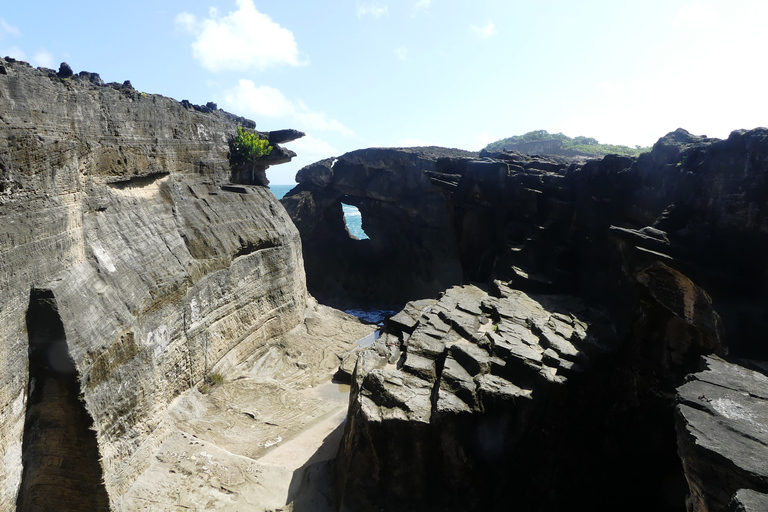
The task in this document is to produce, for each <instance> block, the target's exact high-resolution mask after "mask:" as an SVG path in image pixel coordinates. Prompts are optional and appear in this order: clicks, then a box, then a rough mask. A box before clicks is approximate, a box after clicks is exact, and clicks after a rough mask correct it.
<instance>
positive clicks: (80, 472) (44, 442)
mask: <svg viewBox="0 0 768 512" xmlns="http://www.w3.org/2000/svg"><path fill="white" fill-rule="evenodd" d="M26 323H27V335H28V339H29V386H28V393H27V410H26V418H25V421H24V440H23V443H22V463H23V470H22V477H21V486H20V488H19V494H18V497H17V500H16V511H17V512H28V511H40V510H57V511H73V512H74V511H81V510H95V511H102V510H103V511H108V510H109V497H108V495H107V491H106V488H105V487H104V483H103V475H102V469H101V464H100V462H99V449H98V444H97V442H96V432H95V431H94V430H93V428H92V426H93V420H92V418H91V416H90V415H89V414H88V411H87V410H86V409H85V404H84V403H83V401H82V400H81V398H80V385H79V383H78V379H77V368H76V367H75V364H74V362H73V361H72V358H71V357H70V355H69V347H68V345H67V338H66V334H65V332H64V324H63V323H62V321H61V317H60V316H59V310H58V306H57V304H56V299H55V297H54V294H53V292H52V291H51V290H45V289H36V288H33V289H32V290H31V292H30V297H29V309H28V310H27V315H26Z"/></svg>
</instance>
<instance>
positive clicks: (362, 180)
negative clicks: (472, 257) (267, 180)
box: [282, 148, 474, 305]
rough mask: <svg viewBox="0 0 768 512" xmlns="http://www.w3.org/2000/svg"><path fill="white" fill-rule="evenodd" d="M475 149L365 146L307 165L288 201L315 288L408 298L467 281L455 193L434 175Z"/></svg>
mask: <svg viewBox="0 0 768 512" xmlns="http://www.w3.org/2000/svg"><path fill="white" fill-rule="evenodd" d="M473 155H474V154H473V153H469V152H466V151H460V150H449V149H444V148H417V149H407V148H406V149H365V150H359V151H353V152H351V153H347V154H345V155H343V156H341V157H339V158H338V159H328V160H323V161H321V162H317V163H315V164H312V165H310V166H307V167H305V168H304V169H302V170H300V171H299V173H298V174H297V175H296V181H297V182H298V183H299V185H298V186H297V187H296V188H294V189H293V190H292V191H291V192H289V193H288V194H287V195H286V196H285V197H284V198H283V199H282V203H283V205H284V206H285V207H286V209H287V210H288V212H289V213H290V215H291V218H292V219H293V221H294V222H295V223H296V225H297V226H298V227H299V231H300V232H301V236H302V246H303V247H304V252H305V254H307V255H311V257H310V258H306V259H305V265H306V272H307V285H308V287H309V289H310V291H311V293H312V294H313V295H315V296H317V297H318V298H319V299H322V300H324V301H325V302H328V303H335V304H341V305H349V304H356V305H359V304H361V303H368V304H376V305H388V304H400V305H402V304H403V303H405V302H406V301H407V300H410V299H413V298H417V297H427V296H435V295H436V294H437V293H439V292H440V291H442V290H444V289H445V288H447V287H448V286H451V285H453V284H459V283H461V279H462V275H461V267H460V266H459V264H458V258H457V251H458V248H457V246H456V243H455V241H454V235H453V226H452V225H451V222H450V219H451V206H450V201H448V200H447V197H446V194H445V192H444V190H443V189H441V188H440V187H439V186H437V185H436V184H435V183H434V182H433V181H431V180H430V178H429V175H430V173H433V172H435V171H436V170H437V169H438V167H439V165H440V162H443V161H453V159H456V158H459V159H464V158H468V157H471V156H473ZM342 203H346V204H350V205H353V206H356V207H357V208H358V209H359V210H360V212H361V214H362V227H363V230H364V231H365V232H366V234H367V235H368V236H369V238H368V239H367V240H357V239H356V238H353V237H351V236H350V234H349V231H348V230H347V229H346V225H345V222H344V216H343V213H342ZM374 268H375V269H376V271H375V272H371V269H374Z"/></svg>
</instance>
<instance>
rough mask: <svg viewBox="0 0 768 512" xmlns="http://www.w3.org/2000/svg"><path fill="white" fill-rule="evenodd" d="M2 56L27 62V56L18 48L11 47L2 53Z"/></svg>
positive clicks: (0, 53) (0, 52)
mask: <svg viewBox="0 0 768 512" xmlns="http://www.w3.org/2000/svg"><path fill="white" fill-rule="evenodd" d="M0 55H2V56H3V57H13V58H14V59H16V60H27V54H26V53H24V51H22V50H21V48H19V47H18V46H11V47H10V48H5V49H4V50H2V51H0Z"/></svg>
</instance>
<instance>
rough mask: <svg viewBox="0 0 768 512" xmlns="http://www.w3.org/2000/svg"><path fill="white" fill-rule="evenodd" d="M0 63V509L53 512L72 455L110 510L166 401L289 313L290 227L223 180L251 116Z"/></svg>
mask: <svg viewBox="0 0 768 512" xmlns="http://www.w3.org/2000/svg"><path fill="white" fill-rule="evenodd" d="M0 66H1V67H2V73H0V133H1V134H2V136H1V137H0V219H1V220H2V221H1V222H0V254H2V256H1V257H0V290H1V293H2V301H0V319H1V320H2V322H0V408H1V410H2V414H1V415H0V510H13V509H14V507H16V506H17V503H18V506H19V510H27V509H30V510H31V509H34V507H35V506H38V505H39V504H40V503H50V502H52V501H53V502H57V501H58V502H59V504H60V506H61V507H62V508H60V509H61V510H65V509H67V508H66V506H67V505H66V504H67V503H68V502H66V499H65V498H66V495H70V494H71V493H70V492H69V491H68V490H66V489H65V490H64V491H62V490H61V489H59V491H60V492H62V495H64V498H61V496H59V497H57V495H55V494H46V493H49V491H50V492H53V491H52V489H53V488H54V487H56V484H57V483H60V482H59V481H56V480H55V479H56V478H63V479H64V480H62V482H64V483H62V484H61V485H63V486H64V487H65V488H66V487H67V486H70V487H73V488H72V489H70V491H71V492H72V493H74V492H77V489H74V487H76V486H74V485H70V484H72V482H73V481H75V480H78V479H77V478H75V477H73V476H72V475H73V474H75V475H76V474H77V473H72V472H71V471H70V470H71V469H72V468H80V469H79V470H78V471H81V473H82V475H85V476H83V478H80V479H79V480H78V481H80V482H81V484H82V486H85V487H87V486H89V485H91V486H94V487H95V488H98V489H95V490H93V492H92V493H87V494H90V495H91V496H93V500H94V501H93V503H90V504H89V505H88V507H87V508H89V509H92V510H99V509H102V508H104V507H105V506H106V505H105V503H106V502H108V503H111V507H112V508H113V509H115V508H119V503H120V497H121V495H122V493H123V492H124V491H125V489H127V487H128V486H130V484H131V482H132V481H133V479H134V478H135V476H136V475H137V474H138V473H139V472H140V471H141V470H142V469H143V468H144V467H146V466H147V465H148V464H149V463H150V462H151V461H150V460H149V458H150V454H152V453H153V451H154V450H155V448H156V447H157V446H158V444H159V443H160V442H162V440H163V439H164V436H165V434H166V430H165V427H164V424H163V421H162V420H163V415H164V412H165V410H166V409H167V407H168V405H169V403H170V402H171V401H172V400H173V399H174V397H176V396H178V395H179V394H180V393H182V392H183V391H184V390H187V389H189V388H190V387H192V386H195V385H197V384H198V383H200V381H201V380H202V379H203V378H204V376H205V375H207V374H208V373H209V372H211V371H212V370H213V369H217V371H220V370H221V369H226V367H227V366H228V365H232V364H236V363H237V362H239V361H241V360H242V359H243V358H245V357H247V356H249V355H250V354H252V353H253V352H254V351H255V350H257V349H258V348H259V347H260V346H261V345H262V344H264V343H266V342H268V341H269V340H270V339H272V338H273V337H275V336H277V335H279V334H282V333H284V332H286V331H288V330H290V329H291V328H293V327H294V326H295V325H297V323H298V322H299V321H300V320H301V318H302V316H303V312H304V309H305V305H306V298H307V291H306V284H305V278H304V273H303V262H302V253H301V246H300V239H299V234H298V232H297V231H296V228H295V227H294V225H293V224H292V222H291V220H290V218H289V217H288V215H287V214H286V212H285V210H284V209H283V207H282V206H281V205H280V203H279V202H278V201H277V200H276V199H275V198H274V196H273V195H272V193H271V192H270V191H269V190H268V189H266V188H264V187H260V186H253V185H252V183H253V182H245V183H233V181H232V179H233V171H232V168H231V166H230V161H229V151H230V148H229V141H230V138H231V137H232V135H233V134H234V133H235V131H236V128H237V126H238V125H244V126H246V127H250V128H252V127H253V126H254V125H253V123H252V122H250V121H248V120H245V119H242V118H237V117H235V116H232V115H230V114H227V113H225V112H222V111H219V110H216V109H215V106H213V107H211V106H207V107H204V108H203V107H197V106H193V105H190V104H189V103H188V102H186V103H179V102H177V101H174V100H172V99H169V98H165V97H162V96H158V95H148V94H144V93H140V92H138V91H136V90H134V89H133V88H132V87H130V84H125V85H123V84H108V85H103V83H101V81H100V80H99V79H98V75H95V76H94V75H93V74H81V75H75V76H72V77H68V78H61V77H58V76H56V73H55V72H53V71H52V70H45V69H33V68H31V67H29V66H28V65H26V64H25V63H21V62H12V61H4V60H0ZM286 135H290V136H293V135H295V134H282V135H281V136H278V137H277V139H279V138H280V137H282V139H285V136H286ZM294 138H295V137H294ZM280 154H281V155H282V156H281V158H282V159H283V160H285V158H287V156H286V153H285V152H282V153H280ZM288 156H290V155H288ZM265 164H266V163H265ZM235 177H236V175H235ZM46 404H51V405H50V407H49V406H47V405H46ZM49 420H50V421H52V422H54V423H55V422H59V423H60V425H59V427H56V428H55V429H51V435H52V436H53V437H56V439H57V440H54V439H53V438H50V439H47V438H46V435H47V433H46V431H45V428H44V426H42V425H41V423H40V422H41V421H49ZM25 422H26V426H25ZM88 432H91V434H92V435H93V439H92V440H88V439H86V437H87V435H86V434H87V433H88ZM57 436H58V437H57ZM68 436H70V437H68ZM67 444H73V445H74V446H77V447H79V448H81V450H80V455H81V456H80V457H78V454H77V453H72V452H69V453H64V452H58V451H57V448H56V447H57V446H64V445H67ZM45 446H47V447H48V448H46V449H43V448H41V447H45ZM46 450H47V451H46ZM46 466H47V467H48V469H45V468H46ZM52 466H57V467H59V468H60V469H61V471H60V472H59V473H56V471H53V470H51V469H50V468H51V467H52ZM41 468H43V469H41ZM41 471H42V472H41ZM46 471H47V473H46ZM68 474H69V475H70V476H69V477H67V475H68ZM67 478H69V481H67ZM67 482H69V483H67ZM102 482H103V483H102ZM19 489H22V493H21V495H19V492H18V491H19ZM46 489H47V490H46ZM99 489H100V490H99ZM27 494H34V499H35V500H37V501H34V500H33V501H30V499H31V498H30V496H27ZM17 495H19V496H18V500H17ZM71 496H74V495H71ZM71 496H70V497H71ZM67 499H68V498H67ZM73 499H74V500H75V501H77V500H76V498H73ZM61 500H64V501H61ZM81 505H82V502H81Z"/></svg>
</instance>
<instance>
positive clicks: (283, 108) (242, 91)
mask: <svg viewBox="0 0 768 512" xmlns="http://www.w3.org/2000/svg"><path fill="white" fill-rule="evenodd" d="M221 103H222V104H223V105H224V106H225V107H226V108H227V109H229V110H231V111H233V112H237V113H238V114H241V115H244V116H246V117H252V118H253V119H254V120H255V121H256V122H259V120H260V119H261V118H264V117H267V118H273V119H280V118H282V119H284V120H285V122H286V123H288V124H290V125H291V126H293V127H295V128H297V129H299V130H305V131H321V132H336V133H340V134H341V135H344V136H351V135H352V130H350V129H349V128H347V127H346V126H344V125H343V124H341V123H340V122H339V121H337V120H336V119H333V118H331V117H330V116H328V115H327V114H325V113H324V112H317V111H314V110H312V109H311V108H309V107H308V106H307V104H306V103H304V101H303V100H301V99H298V100H296V101H291V100H290V99H288V98H287V97H286V96H285V95H284V94H283V93H282V92H280V91H279V90H278V89H275V88H274V87H269V86H267V85H261V86H258V87H257V86H256V84H255V83H253V81H251V80H240V81H239V82H238V84H237V86H236V87H234V88H232V89H229V90H228V91H225V93H224V97H223V100H222V101H221Z"/></svg>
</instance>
